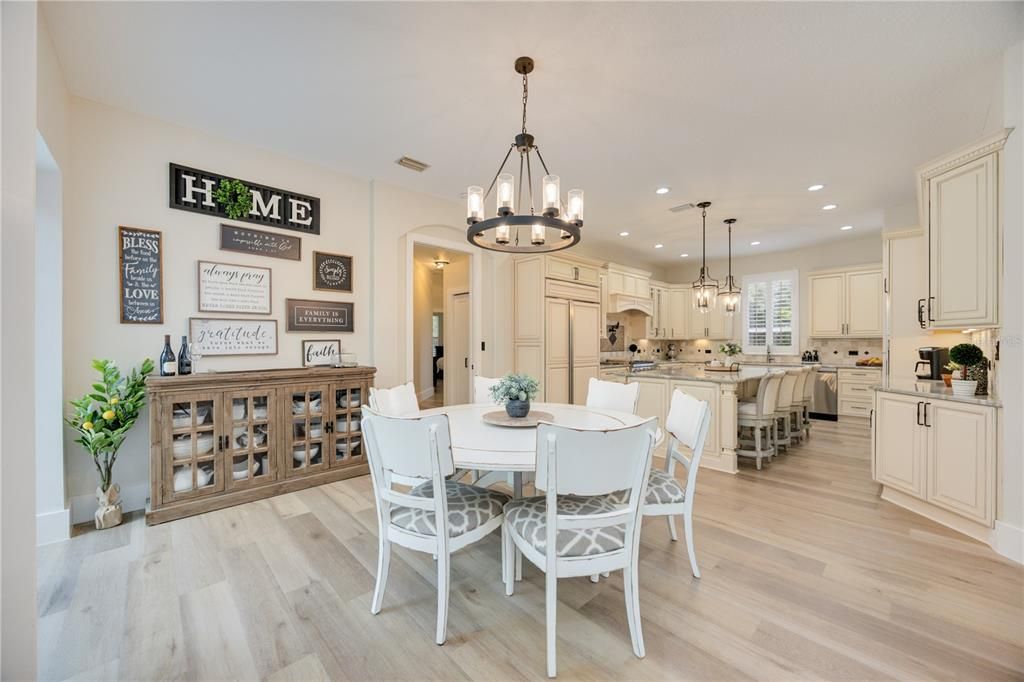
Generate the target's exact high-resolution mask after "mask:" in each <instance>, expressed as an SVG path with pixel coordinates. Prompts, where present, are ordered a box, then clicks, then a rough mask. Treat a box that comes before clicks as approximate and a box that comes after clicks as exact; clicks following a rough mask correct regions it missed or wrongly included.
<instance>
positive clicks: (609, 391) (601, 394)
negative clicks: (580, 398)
mask: <svg viewBox="0 0 1024 682" xmlns="http://www.w3.org/2000/svg"><path fill="white" fill-rule="evenodd" d="M639 400H640V384H637V383H632V384H622V383H619V382H616V381H602V380H601V379H595V378H594V377H591V378H590V381H589V383H588V384H587V407H589V408H591V409H597V410H614V411H616V412H627V413H629V414H636V406H637V401H639Z"/></svg>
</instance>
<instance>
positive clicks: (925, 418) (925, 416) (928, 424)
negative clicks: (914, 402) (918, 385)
mask: <svg viewBox="0 0 1024 682" xmlns="http://www.w3.org/2000/svg"><path fill="white" fill-rule="evenodd" d="M931 405H932V404H931V403H925V404H924V425H925V426H927V427H928V428H929V429H930V428H932V425H931V424H930V423H928V408H929V407H931Z"/></svg>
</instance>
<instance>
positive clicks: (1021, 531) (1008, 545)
mask: <svg viewBox="0 0 1024 682" xmlns="http://www.w3.org/2000/svg"><path fill="white" fill-rule="evenodd" d="M992 540H993V542H992V549H994V550H995V551H997V552H999V553H1000V554H1002V555H1003V556H1004V557H1006V558H1007V559H1009V560H1010V561H1016V562H1017V563H1018V564H1024V528H1018V527H1017V526H1013V525H1010V524H1009V523H1003V522H1002V521H996V530H995V534H994V537H993V538H992Z"/></svg>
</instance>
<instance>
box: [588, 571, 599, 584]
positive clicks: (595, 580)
mask: <svg viewBox="0 0 1024 682" xmlns="http://www.w3.org/2000/svg"><path fill="white" fill-rule="evenodd" d="M600 580H601V575H600V574H599V573H595V574H594V575H592V576H590V582H592V583H596V582H599V581H600Z"/></svg>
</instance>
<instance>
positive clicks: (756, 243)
mask: <svg viewBox="0 0 1024 682" xmlns="http://www.w3.org/2000/svg"><path fill="white" fill-rule="evenodd" d="M760 243H761V242H750V245H751V246H757V245H758V244H760Z"/></svg>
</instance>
